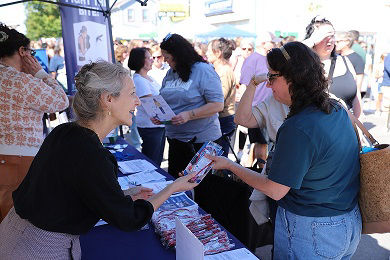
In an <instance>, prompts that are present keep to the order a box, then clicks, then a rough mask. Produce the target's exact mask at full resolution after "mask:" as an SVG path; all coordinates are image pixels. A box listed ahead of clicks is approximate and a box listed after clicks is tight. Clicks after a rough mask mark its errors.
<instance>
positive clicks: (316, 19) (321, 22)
mask: <svg viewBox="0 0 390 260" xmlns="http://www.w3.org/2000/svg"><path fill="white" fill-rule="evenodd" d="M324 24H328V25H330V26H332V27H333V24H332V23H331V22H330V21H329V20H327V19H326V18H324V17H321V16H318V15H317V16H316V17H314V18H313V19H311V21H310V23H309V25H308V26H306V35H305V40H306V39H309V38H310V36H311V35H312V34H313V32H314V30H315V29H316V27H318V26H320V25H324ZM336 55H337V54H336V46H335V47H334V48H333V50H332V52H331V54H330V56H331V57H336Z"/></svg>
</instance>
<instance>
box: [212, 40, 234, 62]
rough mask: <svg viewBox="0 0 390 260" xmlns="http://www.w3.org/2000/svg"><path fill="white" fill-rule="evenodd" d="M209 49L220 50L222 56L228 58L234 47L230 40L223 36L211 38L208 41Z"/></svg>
mask: <svg viewBox="0 0 390 260" xmlns="http://www.w3.org/2000/svg"><path fill="white" fill-rule="evenodd" d="M210 44H211V49H212V50H213V51H214V52H215V51H217V50H220V51H221V53H222V57H223V58H224V59H225V60H229V59H230V57H231V56H232V53H233V50H234V49H235V48H236V47H235V45H234V44H233V42H232V41H229V40H226V39H225V38H219V39H215V40H212V41H211V42H210Z"/></svg>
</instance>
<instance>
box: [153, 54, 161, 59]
mask: <svg viewBox="0 0 390 260" xmlns="http://www.w3.org/2000/svg"><path fill="white" fill-rule="evenodd" d="M161 57H162V56H161V55H160V56H153V60H155V59H159V58H161Z"/></svg>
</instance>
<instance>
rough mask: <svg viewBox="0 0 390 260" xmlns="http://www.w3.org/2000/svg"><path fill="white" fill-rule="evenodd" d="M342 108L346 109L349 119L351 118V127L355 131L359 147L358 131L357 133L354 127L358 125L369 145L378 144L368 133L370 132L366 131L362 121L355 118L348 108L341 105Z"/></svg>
mask: <svg viewBox="0 0 390 260" xmlns="http://www.w3.org/2000/svg"><path fill="white" fill-rule="evenodd" d="M343 108H344V109H345V111H347V113H348V116H349V119H350V120H351V123H352V125H353V128H354V129H355V133H356V136H357V138H358V141H359V146H360V148H361V143H360V138H359V133H358V131H357V128H356V127H359V128H360V130H362V132H363V135H364V136H365V137H367V138H368V140H369V141H370V143H371V145H373V146H374V147H375V146H377V145H379V142H378V141H377V140H376V139H375V138H374V137H373V136H372V135H371V134H370V132H368V130H367V128H366V127H365V126H364V125H363V124H362V122H360V121H359V119H357V118H356V117H355V116H354V115H352V113H351V112H350V111H349V110H348V109H346V108H345V107H344V106H343Z"/></svg>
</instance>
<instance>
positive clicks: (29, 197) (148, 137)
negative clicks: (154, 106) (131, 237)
mask: <svg viewBox="0 0 390 260" xmlns="http://www.w3.org/2000/svg"><path fill="white" fill-rule="evenodd" d="M40 44H41V45H40ZM46 45H47V46H46V47H47V48H48V51H47V53H48V55H49V72H50V73H51V75H49V74H47V73H46V72H45V71H44V70H43V69H42V67H41V66H40V64H39V63H38V61H37V59H36V58H35V57H34V52H35V51H34V49H35V48H43V47H45V46H43V45H42V43H40V42H31V41H30V40H29V39H28V38H27V37H26V36H25V35H23V34H21V33H19V32H17V31H16V30H14V29H11V28H9V27H7V26H6V25H4V24H1V25H0V172H1V173H3V174H1V175H0V221H2V222H1V224H0V240H1V241H4V242H2V243H1V244H0V258H1V259H16V258H23V257H29V256H30V257H31V256H34V258H45V257H55V258H57V259H69V258H71V257H73V258H74V259H79V258H80V257H81V252H80V248H79V241H78V239H79V235H80V234H83V233H85V232H88V230H90V229H91V228H92V227H93V226H94V225H95V224H96V222H97V221H98V220H99V219H101V218H102V219H104V220H105V221H107V222H108V223H109V224H112V225H114V226H116V227H118V228H119V229H121V230H125V231H131V230H136V229H139V228H141V227H142V226H143V225H145V223H147V222H148V221H149V220H150V218H151V216H152V213H153V212H154V211H155V210H156V209H157V208H158V207H159V206H160V205H161V204H162V203H163V202H164V201H165V200H166V199H168V197H169V196H170V195H172V194H173V193H175V192H178V191H186V190H191V189H194V198H195V201H196V202H197V203H198V204H199V206H200V207H202V208H203V209H205V210H206V211H207V212H209V213H211V214H213V213H214V212H215V208H216V207H217V205H215V204H213V202H211V200H210V199H209V198H210V196H211V194H212V193H215V192H219V191H222V190H223V189H219V188H218V185H222V184H215V183H211V179H210V178H209V177H210V175H208V176H206V177H205V179H204V180H203V181H202V182H201V183H200V184H197V183H192V182H190V181H189V180H190V178H192V177H193V175H188V176H184V177H182V176H181V175H182V171H183V170H184V169H185V167H186V166H187V164H188V163H189V161H190V160H191V159H192V157H193V156H194V155H195V153H196V152H197V151H198V150H199V149H200V148H201V146H202V145H203V143H205V142H207V141H212V142H215V143H217V144H219V145H221V146H222V149H223V151H224V153H223V155H222V156H208V158H209V159H210V160H212V162H213V168H214V169H215V170H225V171H219V174H220V177H221V178H230V177H231V176H230V175H228V174H226V172H230V173H233V174H234V175H236V176H237V177H238V178H240V179H241V180H242V181H243V182H245V183H247V184H248V185H250V186H251V187H253V188H254V193H261V194H264V195H266V196H267V197H269V201H270V207H271V206H272V207H275V212H274V214H270V215H269V216H267V218H268V217H269V219H270V221H271V222H272V223H273V228H274V234H275V237H274V250H273V257H274V259H308V258H309V259H316V258H320V257H323V258H332V259H350V258H351V257H352V255H353V254H354V252H355V250H356V248H357V246H358V244H359V241H360V236H361V229H362V222H361V216H360V210H359V205H358V202H357V198H358V192H359V170H360V164H359V156H358V152H359V140H358V138H357V137H356V134H355V131H354V129H353V126H352V124H351V122H350V119H349V117H348V111H350V112H351V113H352V114H353V115H354V116H355V117H356V118H359V117H360V116H361V115H362V107H363V106H362V98H363V97H364V96H365V95H366V92H367V87H366V86H369V87H370V88H371V93H374V95H375V98H376V100H377V106H376V108H377V112H378V113H380V112H381V110H382V104H381V102H382V99H383V95H382V94H381V93H382V91H381V90H382V89H383V88H389V87H388V86H390V66H389V65H390V64H389V62H390V58H389V57H386V55H385V54H383V55H382V56H381V59H380V63H379V64H378V65H375V66H373V63H372V62H371V63H370V62H369V61H368V60H371V61H372V57H371V56H370V55H369V53H367V52H365V50H364V46H362V45H363V44H362V43H361V42H360V43H359V35H358V32H356V31H349V32H337V31H336V28H334V26H333V25H332V23H331V22H330V21H328V20H327V19H325V18H322V17H315V18H313V19H312V20H311V22H310V23H309V25H308V26H307V27H306V35H305V39H304V40H303V41H302V42H298V41H296V39H295V38H294V37H286V38H280V37H275V36H274V35H273V34H272V33H270V32H262V33H259V34H258V35H257V38H256V41H255V42H252V41H250V40H248V39H241V38H240V39H236V40H229V39H225V38H219V39H214V40H212V41H210V42H208V43H207V44H203V43H194V42H191V41H189V40H187V39H185V38H183V37H182V36H181V35H178V34H168V35H167V36H166V37H165V38H164V39H163V40H162V41H161V42H160V43H158V42H155V41H152V40H151V41H140V40H133V41H130V42H124V41H123V42H119V41H116V42H115V46H114V50H115V59H116V63H114V64H112V63H109V62H106V61H96V62H91V63H90V64H87V65H84V66H83V67H82V68H81V69H80V71H79V72H78V74H77V75H76V76H75V78H74V80H75V86H76V89H77V91H76V94H75V95H74V97H73V99H72V108H73V111H74V113H75V115H76V118H75V119H74V120H72V122H69V123H65V124H61V125H59V126H58V127H56V128H55V129H54V130H53V131H52V132H51V133H50V134H49V135H48V136H47V137H46V138H45V139H44V138H43V135H42V133H43V124H42V116H43V115H44V113H53V112H59V111H63V110H65V109H66V108H67V107H68V106H69V101H68V97H67V95H66V94H65V91H64V89H66V86H61V84H60V83H61V82H59V81H60V80H59V79H58V74H59V70H61V69H63V67H64V59H63V51H62V50H63V48H62V47H61V44H56V43H54V42H49V43H47V44H46ZM367 64H368V65H367ZM371 75H372V76H371ZM367 78H373V80H371V82H370V80H367ZM365 79H366V80H365ZM367 82H368V83H367ZM374 89H375V90H374ZM156 95H161V96H162V97H163V98H164V100H165V101H166V102H167V104H168V105H169V107H170V108H171V109H172V110H173V112H174V113H175V116H174V117H172V119H171V123H170V124H163V123H162V122H161V121H159V120H158V119H157V118H150V117H149V116H148V114H147V113H146V111H145V109H144V108H143V107H142V105H141V103H142V100H143V98H146V97H151V96H156ZM371 95H372V94H371ZM122 125H126V126H128V127H129V128H128V130H126V133H125V134H126V135H127V140H128V141H129V142H130V144H132V145H133V146H135V147H136V148H137V149H140V151H141V152H142V153H143V154H144V155H145V156H147V157H148V158H150V159H151V160H152V161H153V162H154V163H155V164H156V165H158V166H160V165H161V162H162V161H163V153H164V148H165V144H166V142H167V143H168V145H169V146H168V172H169V173H170V174H171V175H172V176H173V177H174V178H175V179H176V181H174V182H173V183H172V184H170V185H169V186H167V188H165V189H164V190H162V191H161V192H159V193H157V194H152V193H151V190H150V189H147V188H139V187H137V188H135V189H129V190H126V191H122V190H121V189H120V186H119V184H118V182H117V180H116V178H117V172H118V164H117V162H116V159H115V157H114V156H113V155H112V154H111V153H110V152H108V151H107V150H106V149H105V148H104V147H103V144H102V141H103V139H104V138H105V137H106V136H107V135H108V134H109V133H110V132H111V131H113V130H114V129H116V128H117V127H119V126H122ZM235 135H236V136H237V139H238V149H237V150H235V149H234V150H235V151H232V150H231V149H230V146H231V145H230V143H231V139H235V137H234V136H235ZM247 136H249V143H251V144H253V145H252V149H251V151H250V155H248V158H249V159H248V160H247V162H246V163H247V165H249V166H251V165H252V163H253V162H254V161H255V160H258V162H260V163H259V166H260V168H263V169H264V170H263V172H262V174H258V173H257V172H255V171H252V170H250V169H248V168H245V167H243V166H241V165H240V164H239V160H240V159H241V157H242V154H243V153H244V146H245V143H246V138H247ZM230 152H236V153H237V158H238V163H237V162H233V161H231V160H230V159H228V154H229V153H230ZM69 154H72V158H73V159H72V163H69V162H68V160H67V159H66V156H67V155H69ZM226 192H228V191H226ZM221 198H223V196H221ZM254 202H255V201H254ZM43 238H45V239H43ZM37 240H40V243H36V242H35V241H37Z"/></svg>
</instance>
